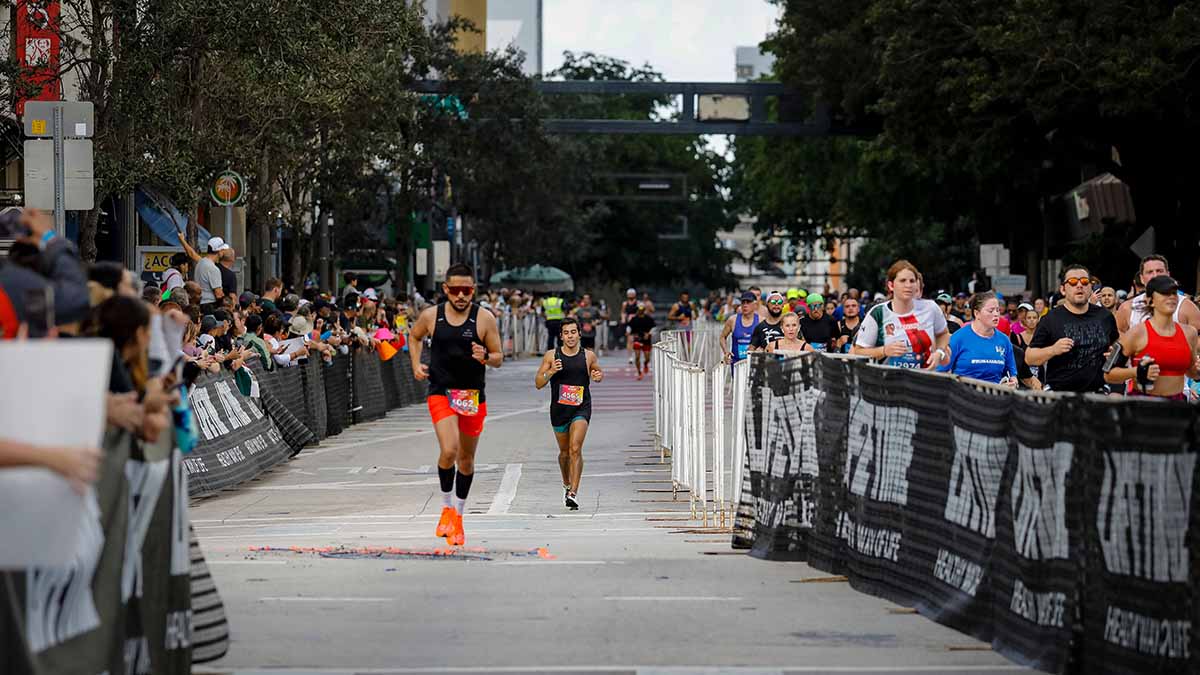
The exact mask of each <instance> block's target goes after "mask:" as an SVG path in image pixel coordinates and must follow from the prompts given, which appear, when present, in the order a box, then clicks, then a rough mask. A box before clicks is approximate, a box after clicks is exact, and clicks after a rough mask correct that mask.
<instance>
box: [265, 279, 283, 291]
mask: <svg viewBox="0 0 1200 675" xmlns="http://www.w3.org/2000/svg"><path fill="white" fill-rule="evenodd" d="M264 286H265V288H264V290H266V291H273V290H275V289H276V288H283V279H280V278H279V277H271V278H270V279H267V283H266V284H264Z"/></svg>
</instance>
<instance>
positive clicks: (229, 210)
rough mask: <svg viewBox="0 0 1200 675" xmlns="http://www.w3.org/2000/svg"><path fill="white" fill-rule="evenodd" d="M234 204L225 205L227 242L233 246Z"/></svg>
mask: <svg viewBox="0 0 1200 675" xmlns="http://www.w3.org/2000/svg"><path fill="white" fill-rule="evenodd" d="M232 242H233V204H226V205H225V243H226V244H229V245H230V246H233V243H232Z"/></svg>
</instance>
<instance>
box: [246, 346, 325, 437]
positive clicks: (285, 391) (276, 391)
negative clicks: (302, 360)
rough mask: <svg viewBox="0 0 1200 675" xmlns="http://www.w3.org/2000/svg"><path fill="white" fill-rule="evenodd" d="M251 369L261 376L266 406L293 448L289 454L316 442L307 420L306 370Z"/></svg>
mask: <svg viewBox="0 0 1200 675" xmlns="http://www.w3.org/2000/svg"><path fill="white" fill-rule="evenodd" d="M251 370H253V371H254V374H255V376H256V377H257V378H258V385H259V389H260V390H261V392H262V402H263V407H264V408H266V411H267V415H268V416H269V417H270V418H271V421H272V422H274V423H275V426H276V427H277V428H278V430H279V433H280V435H281V436H282V437H283V440H284V442H285V443H287V446H288V447H289V448H290V449H291V452H290V453H289V454H290V455H295V454H297V453H299V452H300V451H301V450H303V449H304V447H305V446H307V445H309V444H310V443H314V442H316V435H315V434H314V433H313V431H312V429H311V428H310V427H309V426H308V425H307V424H305V422H304V419H305V417H306V412H305V408H304V373H303V372H301V368H300V367H299V366H295V367H292V368H276V369H275V370H273V371H271V372H266V371H263V370H262V369H261V368H259V367H258V366H257V365H256V366H254V367H253V368H252V369H251Z"/></svg>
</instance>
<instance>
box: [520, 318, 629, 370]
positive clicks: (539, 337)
mask: <svg viewBox="0 0 1200 675" xmlns="http://www.w3.org/2000/svg"><path fill="white" fill-rule="evenodd" d="M499 323H500V343H501V345H503V351H504V356H505V358H511V359H521V358H525V357H538V356H541V355H542V354H544V353H546V344H547V337H548V335H547V333H546V322H545V321H544V320H543V319H542V317H541V316H540V315H538V314H527V315H525V316H523V317H521V318H519V319H518V318H516V317H515V316H513V315H512V313H511V312H509V313H507V314H503V315H501V317H500V322H499ZM611 336H612V330H611V329H610V328H609V325H608V321H598V322H596V351H597V353H598V354H601V353H603V352H604V351H605V350H607V349H610V348H611V345H610V344H609V343H610V342H611ZM622 337H623V336H622ZM618 346H619V347H623V346H624V345H618Z"/></svg>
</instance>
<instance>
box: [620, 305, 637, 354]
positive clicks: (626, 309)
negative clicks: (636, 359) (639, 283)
mask: <svg viewBox="0 0 1200 675" xmlns="http://www.w3.org/2000/svg"><path fill="white" fill-rule="evenodd" d="M637 310H638V299H637V289H636V288H631V289H629V290H627V291H625V303H624V304H622V305H621V323H622V324H624V325H625V351H626V352H627V353H628V354H629V362H630V363H633V329H631V328H630V327H629V322H630V321H633V317H635V316H637Z"/></svg>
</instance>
